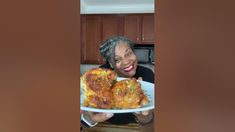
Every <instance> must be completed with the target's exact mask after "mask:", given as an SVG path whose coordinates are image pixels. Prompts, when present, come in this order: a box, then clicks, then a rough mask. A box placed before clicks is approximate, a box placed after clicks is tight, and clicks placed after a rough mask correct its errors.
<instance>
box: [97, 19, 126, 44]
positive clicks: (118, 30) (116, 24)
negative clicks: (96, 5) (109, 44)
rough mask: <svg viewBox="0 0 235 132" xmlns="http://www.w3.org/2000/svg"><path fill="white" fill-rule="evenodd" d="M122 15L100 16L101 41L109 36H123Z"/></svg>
mask: <svg viewBox="0 0 235 132" xmlns="http://www.w3.org/2000/svg"><path fill="white" fill-rule="evenodd" d="M123 20H124V17H123V16H122V15H102V31H101V33H102V40H103V41H104V40H106V39H107V38H109V37H111V36H117V35H123Z"/></svg>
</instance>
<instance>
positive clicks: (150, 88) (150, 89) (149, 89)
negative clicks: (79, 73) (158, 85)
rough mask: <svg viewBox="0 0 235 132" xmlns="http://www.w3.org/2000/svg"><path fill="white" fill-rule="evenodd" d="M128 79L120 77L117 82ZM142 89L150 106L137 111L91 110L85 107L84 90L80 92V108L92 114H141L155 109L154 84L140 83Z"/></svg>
mask: <svg viewBox="0 0 235 132" xmlns="http://www.w3.org/2000/svg"><path fill="white" fill-rule="evenodd" d="M123 79H127V78H121V77H118V78H117V81H120V80H123ZM138 81H139V82H140V83H141V88H142V90H143V92H144V94H145V95H146V96H148V98H149V101H150V102H149V104H147V105H144V106H142V107H141V108H137V109H97V108H91V107H85V106H84V105H83V101H84V93H83V91H82V90H80V108H81V110H84V111H91V112H102V113H133V112H139V111H146V110H151V109H154V84H153V83H149V82H146V81H140V80H138Z"/></svg>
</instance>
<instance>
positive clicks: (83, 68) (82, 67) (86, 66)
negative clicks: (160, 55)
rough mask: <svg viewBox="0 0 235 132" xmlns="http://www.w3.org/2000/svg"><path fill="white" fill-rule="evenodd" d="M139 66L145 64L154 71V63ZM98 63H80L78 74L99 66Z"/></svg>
mask: <svg viewBox="0 0 235 132" xmlns="http://www.w3.org/2000/svg"><path fill="white" fill-rule="evenodd" d="M139 65H141V66H145V67H148V68H149V69H151V70H152V71H153V72H154V65H153V64H139ZM99 66H100V65H98V64H81V65H80V74H81V75H82V74H84V73H85V72H86V71H87V70H89V69H92V68H96V67H99Z"/></svg>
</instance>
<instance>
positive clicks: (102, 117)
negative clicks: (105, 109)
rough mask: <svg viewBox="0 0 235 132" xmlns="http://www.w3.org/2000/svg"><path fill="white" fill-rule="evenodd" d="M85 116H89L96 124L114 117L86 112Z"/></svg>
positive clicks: (107, 114)
mask: <svg viewBox="0 0 235 132" xmlns="http://www.w3.org/2000/svg"><path fill="white" fill-rule="evenodd" d="M84 114H87V115H88V116H89V117H90V119H91V120H93V121H95V122H104V121H106V120H108V119H109V118H111V117H112V116H113V113H93V112H84Z"/></svg>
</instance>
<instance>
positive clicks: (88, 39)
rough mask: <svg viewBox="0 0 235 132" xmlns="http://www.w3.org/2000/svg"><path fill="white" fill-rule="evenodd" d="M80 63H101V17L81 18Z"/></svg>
mask: <svg viewBox="0 0 235 132" xmlns="http://www.w3.org/2000/svg"><path fill="white" fill-rule="evenodd" d="M81 24H82V32H81V34H82V45H81V47H82V48H81V53H82V63H87V64H89V63H93V64H99V63H102V59H101V55H100V53H99V45H100V43H101V42H102V40H101V16H83V17H82V23H81Z"/></svg>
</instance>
